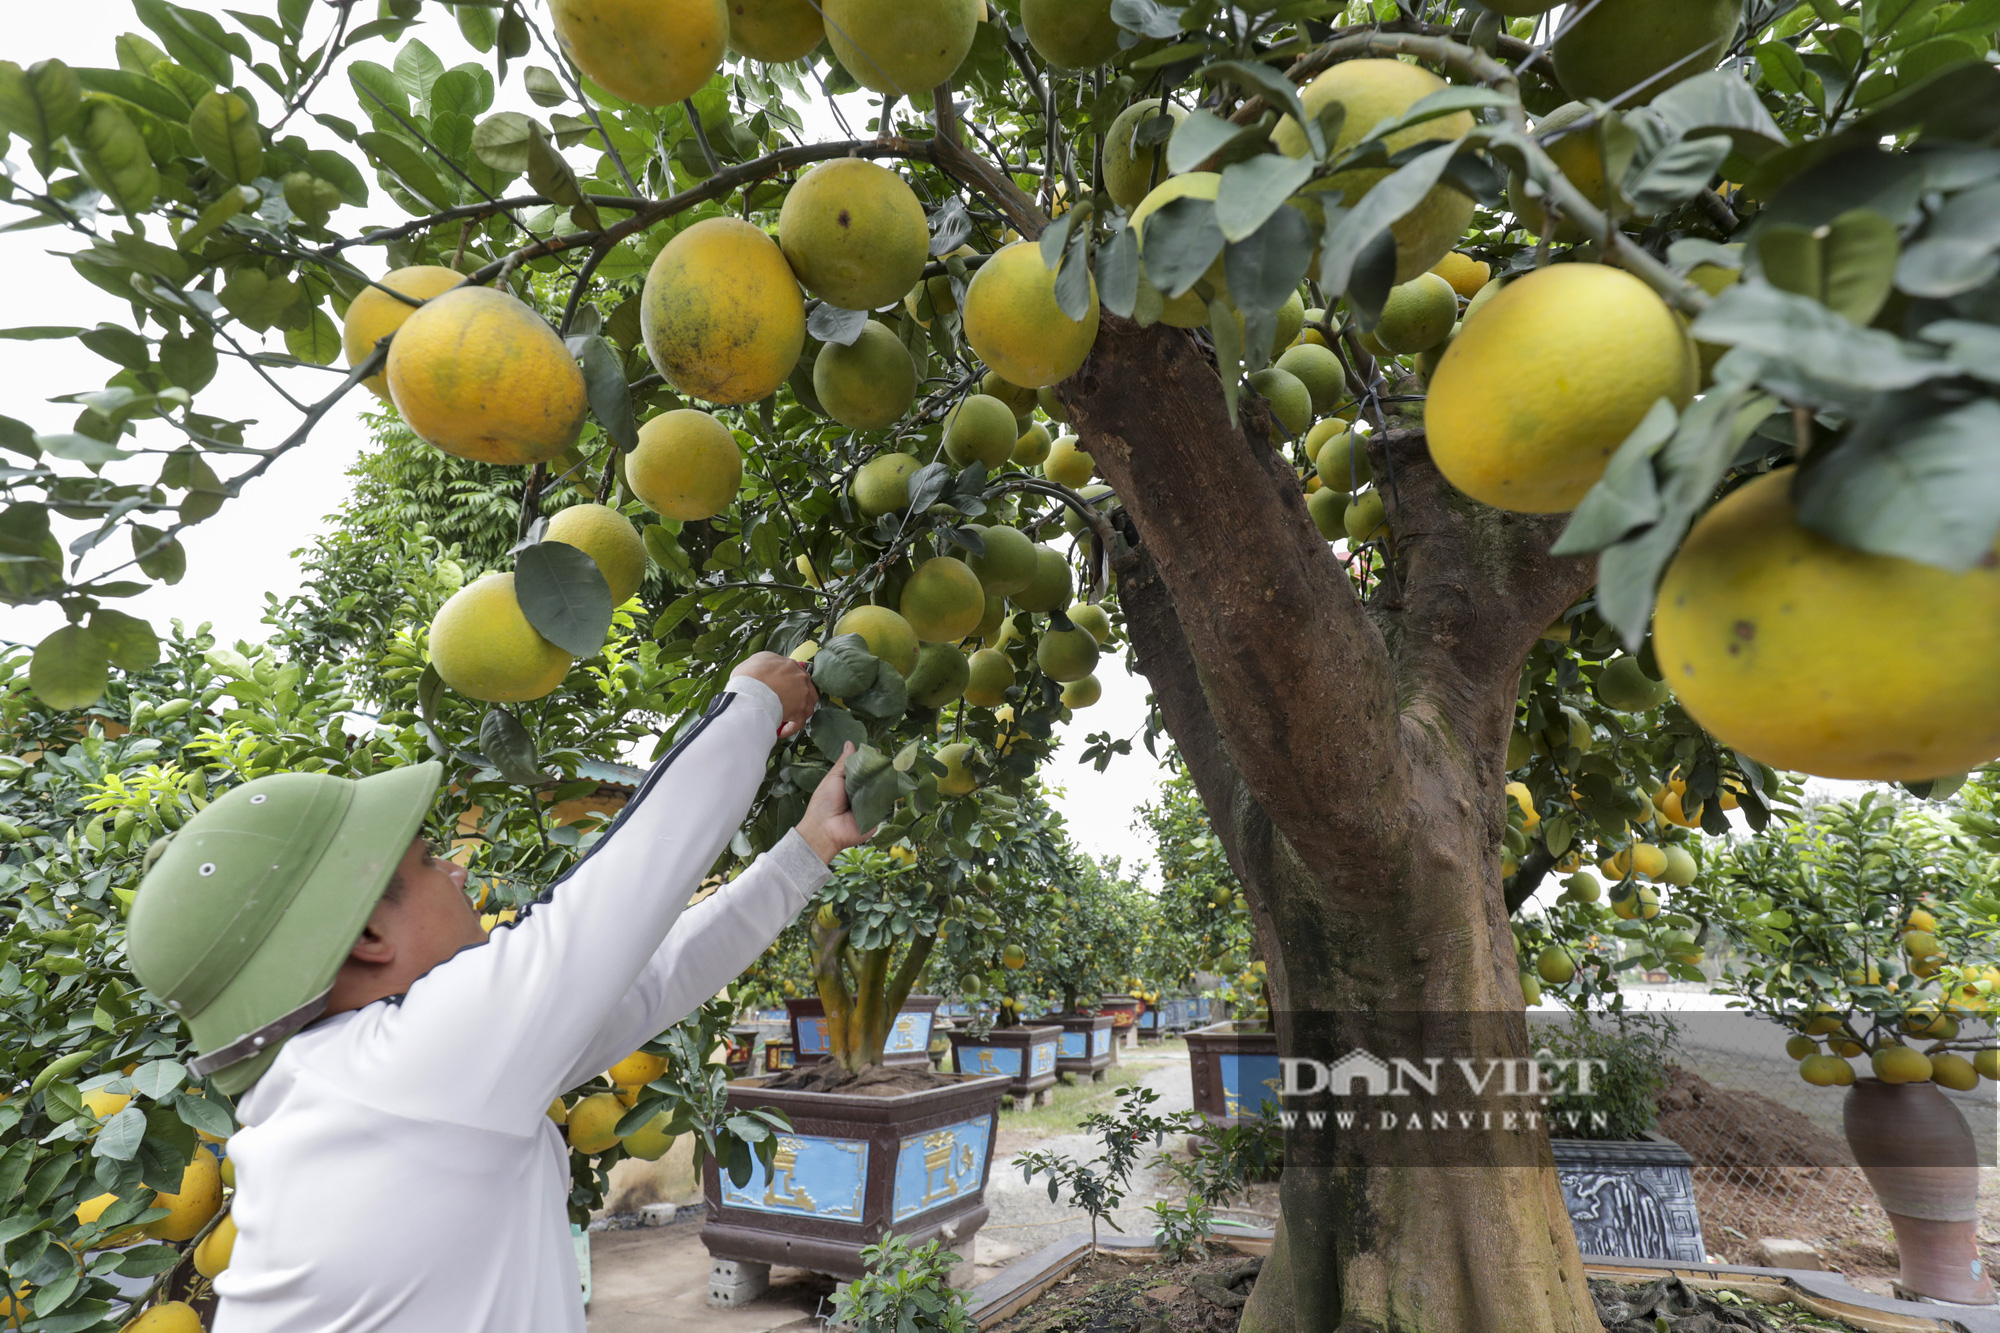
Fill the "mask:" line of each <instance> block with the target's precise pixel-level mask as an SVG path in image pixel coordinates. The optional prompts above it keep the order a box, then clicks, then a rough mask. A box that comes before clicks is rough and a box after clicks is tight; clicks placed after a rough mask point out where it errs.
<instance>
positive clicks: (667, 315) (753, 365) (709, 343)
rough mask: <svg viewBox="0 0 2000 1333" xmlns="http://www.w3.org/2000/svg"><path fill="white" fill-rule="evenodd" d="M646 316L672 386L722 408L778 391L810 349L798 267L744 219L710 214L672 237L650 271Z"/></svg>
mask: <svg viewBox="0 0 2000 1333" xmlns="http://www.w3.org/2000/svg"><path fill="white" fill-rule="evenodd" d="M639 316H640V326H641V329H642V331H643V332H644V333H645V337H646V354H647V355H648V356H650V357H651V358H652V359H653V365H654V367H655V368H656V369H658V370H659V372H660V374H662V375H663V376H665V377H666V380H667V383H669V384H671V385H673V386H674V387H675V388H676V389H679V390H680V391H681V392H682V393H685V394H691V395H693V396H694V397H696V398H701V399H705V400H706V401H708V402H711V403H715V404H718V405H720V406H724V407H729V406H734V405H735V404H738V403H754V402H756V401H757V400H758V399H760V398H764V397H768V396H769V395H770V394H771V393H773V392H775V391H776V389H777V387H778V386H779V385H780V384H783V383H784V382H785V377H786V376H787V375H790V374H791V373H792V367H794V366H796V365H797V364H798V362H799V353H800V352H802V351H804V350H805V345H806V303H805V296H804V295H803V294H802V293H801V292H800V291H799V280H798V279H797V278H795V277H793V276H792V266H791V265H790V264H788V263H787V262H785V256H784V252H783V251H781V250H779V249H778V243H777V242H776V241H773V240H772V239H771V238H770V237H769V236H766V235H765V234H764V233H763V232H762V231H760V230H758V229H757V228H756V227H754V226H752V225H751V224H749V223H748V222H745V221H743V220H742V219H741V218H709V219H707V220H706V221H703V222H697V223H695V224H694V225H693V226H692V227H689V228H688V229H687V230H686V231H684V232H682V233H681V234H680V235H678V236H676V237H674V239H673V240H671V241H669V242H667V246H666V248H665V249H664V250H662V251H660V253H659V255H658V257H657V258H655V259H654V260H653V267H652V268H651V269H650V270H649V271H648V272H647V274H646V286H645V290H644V291H643V292H642V293H641V295H640V306H639Z"/></svg>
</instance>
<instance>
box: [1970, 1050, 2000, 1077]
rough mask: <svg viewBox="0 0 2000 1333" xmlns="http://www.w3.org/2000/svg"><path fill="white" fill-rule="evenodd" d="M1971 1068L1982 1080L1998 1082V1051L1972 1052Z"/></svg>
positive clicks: (1999, 1059) (1999, 1066)
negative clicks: (1977, 1072)
mask: <svg viewBox="0 0 2000 1333" xmlns="http://www.w3.org/2000/svg"><path fill="white" fill-rule="evenodd" d="M1972 1067H1973V1068H1974V1069H1976V1070H1978V1071H1979V1073H1980V1075H1981V1076H1982V1077H1984V1078H1990V1079H1994V1080H1996V1081H2000V1051H1994V1050H1989V1051H1974V1052H1973V1053H1972Z"/></svg>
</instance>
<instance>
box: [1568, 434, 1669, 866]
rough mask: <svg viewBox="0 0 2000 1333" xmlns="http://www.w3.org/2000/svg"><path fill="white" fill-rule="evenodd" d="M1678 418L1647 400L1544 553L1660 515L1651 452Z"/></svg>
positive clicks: (1605, 542) (1602, 543) (1616, 534)
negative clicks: (1645, 408) (1600, 474)
mask: <svg viewBox="0 0 2000 1333" xmlns="http://www.w3.org/2000/svg"><path fill="white" fill-rule="evenodd" d="M1679 422H1680V415H1679V413H1677V412H1675V411H1674V405H1673V404H1672V403H1671V402H1669V401H1667V400H1666V399H1665V398H1662V399H1660V400H1659V401H1657V402H1655V403H1654V404H1653V406H1652V408H1651V410H1649V411H1648V412H1647V413H1646V415H1645V417H1644V419H1642V420H1641V421H1640V422H1639V424H1638V425H1637V426H1635V427H1634V428H1633V430H1632V433H1631V434H1630V435H1628V436H1626V437H1625V442H1624V443H1623V444H1621V445H1619V446H1618V452H1617V453H1615V454H1613V455H1612V456H1611V462H1610V463H1609V464H1607V465H1606V466H1605V469H1604V476H1603V478H1602V479H1601V480H1600V481H1599V482H1598V483H1597V484H1596V485H1595V486H1593V487H1591V488H1590V491H1589V493H1588V494H1586V495H1585V496H1584V497H1583V502H1582V503H1581V504H1579V505H1578V506H1577V507H1576V512H1575V514H1573V515H1572V516H1571V517H1570V521H1569V526H1568V527H1566V528H1564V529H1563V534H1562V536H1561V537H1559V538H1558V539H1557V540H1556V543H1555V545H1553V546H1551V547H1550V548H1549V554H1551V555H1588V554H1590V553H1591V552H1593V551H1601V550H1603V549H1604V548H1605V547H1607V546H1610V545H1612V544H1614V543H1616V542H1619V541H1623V540H1624V539H1625V538H1626V537H1628V536H1630V535H1631V534H1632V533H1634V532H1636V531H1638V530H1639V529H1640V528H1643V527H1645V526H1646V525H1647V524H1649V523H1652V522H1653V521H1655V520H1656V519H1658V518H1659V517H1660V492H1659V488H1658V487H1657V486H1656V485H1655V484H1654V481H1653V457H1654V455H1656V454H1658V453H1659V452H1660V450H1661V449H1663V448H1665V447H1666V444H1667V441H1668V440H1671V439H1672V438H1673V436H1674V428H1675V427H1676V426H1677V425H1678V424H1679ZM1550 850H1551V851H1554V850H1555V849H1554V848H1553V847H1552V848H1550ZM1556 855H1558V856H1560V855H1562V853H1560V852H1556Z"/></svg>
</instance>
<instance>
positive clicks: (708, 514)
mask: <svg viewBox="0 0 2000 1333" xmlns="http://www.w3.org/2000/svg"><path fill="white" fill-rule="evenodd" d="M625 484H626V485H628V486H630V487H631V488H632V494H634V495H636V496H638V497H639V501H640V503H642V504H644V505H645V506H646V507H647V508H648V509H650V510H652V511H653V512H654V513H656V514H658V515H660V516H661V517H662V518H675V519H681V520H683V521H687V520H691V519H699V518H714V517H715V516H716V515H717V514H719V513H721V512H722V511H723V510H725V509H727V508H729V506H730V505H731V504H733V503H735V501H736V491H737V488H738V487H740V486H741V485H742V484H743V451H742V450H741V449H740V448H738V447H737V444H736V437H735V436H734V435H732V434H730V431H729V427H727V426H725V425H723V424H722V423H721V422H720V421H717V420H716V419H715V418H714V417H712V416H710V415H709V414H708V413H706V412H700V411H696V410H695V409H694V408H691V407H682V408H676V409H675V410H674V411H671V412H662V413H660V415H658V416H656V417H654V418H653V419H652V420H651V421H648V422H647V423H646V424H645V425H643V426H641V427H639V447H638V448H636V449H634V450H633V451H632V452H631V453H629V454H627V455H626V456H625Z"/></svg>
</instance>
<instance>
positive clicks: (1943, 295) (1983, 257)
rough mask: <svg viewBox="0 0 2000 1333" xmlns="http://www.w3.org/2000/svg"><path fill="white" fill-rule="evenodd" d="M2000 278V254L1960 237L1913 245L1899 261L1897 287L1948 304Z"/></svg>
mask: <svg viewBox="0 0 2000 1333" xmlns="http://www.w3.org/2000/svg"><path fill="white" fill-rule="evenodd" d="M1996 276H2000V251H1996V250H1995V249H1994V248H1993V247H1992V246H1991V245H1990V244H1987V243H1986V242H1984V241H1979V240H1970V239H1966V238H1962V237H1957V236H1932V237H1926V238H1924V239H1923V240H1920V241H1917V242H1915V243H1913V244H1912V245H1911V246H1910V248H1909V249H1907V250H1905V251H1903V254H1902V257H1901V258H1900V259H1898V260H1897V261H1896V286H1897V287H1898V288H1900V289H1901V290H1903V291H1905V292H1908V293H1909V294H1910V295H1911V296H1926V297H1930V298H1932V299H1934V300H1945V299H1948V298H1950V297H1953V296H1961V295H1963V294H1964V293H1966V292H1969V291H1973V290H1975V289H1977V288H1980V287H1984V286H1985V285H1986V284H1987V283H1989V282H1991V281H1992V280H1993V279H1994V278H1995V277H1996Z"/></svg>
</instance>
